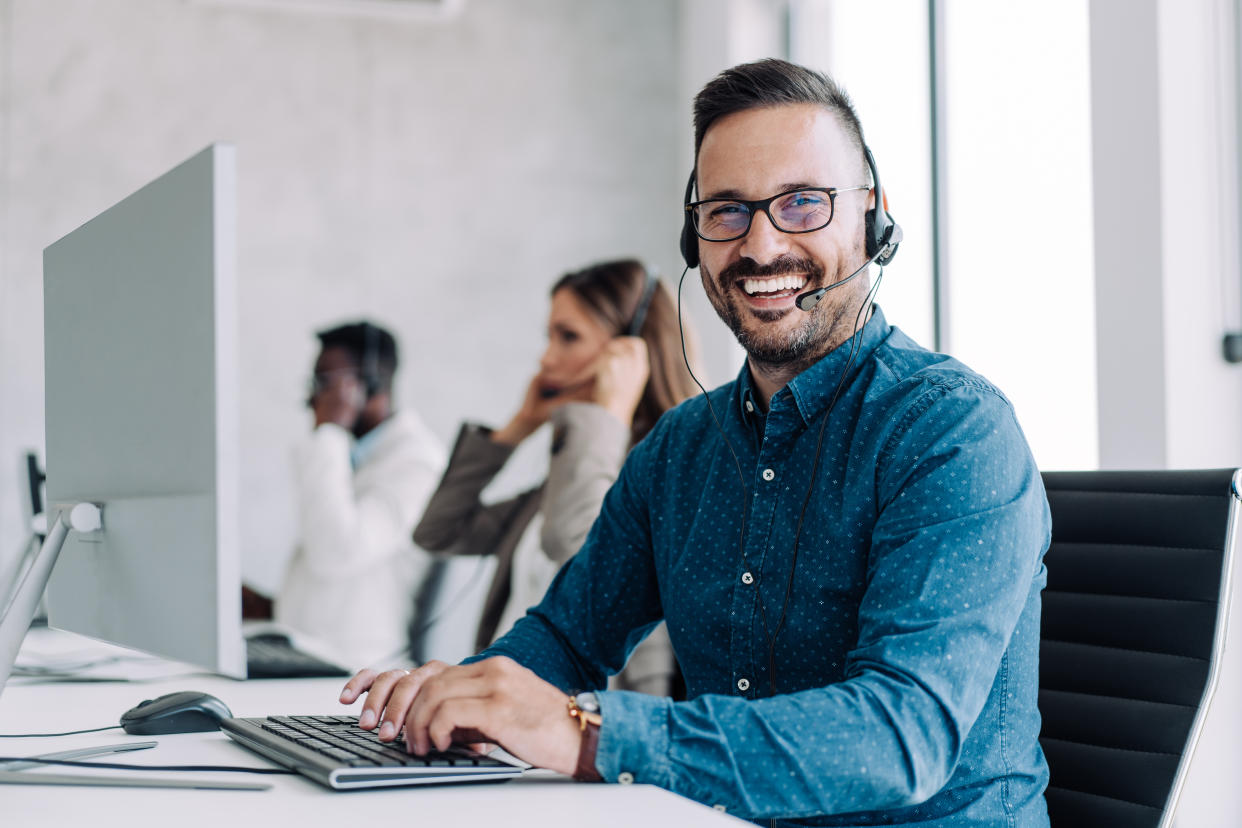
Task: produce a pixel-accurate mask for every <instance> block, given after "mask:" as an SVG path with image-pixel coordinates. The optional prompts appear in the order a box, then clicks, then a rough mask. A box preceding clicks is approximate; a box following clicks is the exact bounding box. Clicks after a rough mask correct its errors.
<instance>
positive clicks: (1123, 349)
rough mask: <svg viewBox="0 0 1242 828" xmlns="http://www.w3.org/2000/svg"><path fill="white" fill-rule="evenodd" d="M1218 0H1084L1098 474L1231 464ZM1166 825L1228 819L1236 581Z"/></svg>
mask: <svg viewBox="0 0 1242 828" xmlns="http://www.w3.org/2000/svg"><path fill="white" fill-rule="evenodd" d="M1235 8H1236V7H1235V5H1234V3H1233V2H1232V1H1231V0H1202V2H1197V3H1185V2H1179V0H1092V2H1091V46H1092V60H1091V71H1092V109H1093V129H1094V139H1093V143H1094V156H1095V161H1094V178H1095V197H1096V220H1095V232H1096V240H1095V242H1096V243H1095V249H1096V289H1095V291H1096V309H1097V310H1096V322H1097V335H1098V338H1097V354H1098V371H1099V408H1100V465H1101V466H1102V467H1105V468H1145V467H1146V468H1161V467H1167V468H1193V467H1218V466H1237V465H1242V366H1238V365H1230V364H1228V363H1226V362H1225V361H1224V360H1223V358H1222V357H1221V345H1220V342H1221V337H1222V335H1223V334H1224V332H1225V327H1226V326H1227V325H1230V324H1231V323H1232V325H1233V326H1235V327H1236V325H1237V319H1238V313H1239V312H1240V311H1242V308H1240V307H1238V306H1236V305H1234V306H1232V307H1230V305H1231V303H1233V302H1237V301H1238V299H1237V297H1238V284H1239V280H1242V273H1239V268H1238V243H1239V240H1238V227H1239V223H1238V221H1239V216H1238V188H1237V167H1236V165H1237V154H1238V150H1237V147H1238V143H1237V138H1238V136H1237V130H1236V112H1235V106H1236V97H1235V96H1236V93H1237V83H1238V78H1237V66H1238V64H1237V55H1235V54H1234V52H1235V48H1236V44H1235V41H1234V39H1233V38H1234V34H1233V33H1234V31H1235V28H1234V27H1235V26H1236V25H1237V21H1236V20H1235V19H1234V12H1235ZM1233 601H1234V605H1235V609H1234V612H1233V615H1232V619H1231V624H1230V632H1229V635H1230V640H1231V642H1232V647H1231V649H1230V651H1229V652H1228V654H1227V658H1226V661H1225V663H1224V665H1223V667H1222V675H1221V684H1220V688H1219V691H1218V695H1217V701H1216V703H1215V704H1214V705H1213V706H1212V708H1211V715H1210V717H1209V720H1208V727H1207V732H1206V733H1205V734H1204V736H1203V739H1202V741H1201V743H1200V745H1199V750H1198V751H1197V752H1196V754H1195V758H1194V761H1193V762H1192V764H1191V770H1190V776H1189V778H1188V780H1187V783H1186V789H1185V791H1184V793H1183V797H1182V803H1181V807H1180V808H1179V811H1178V813H1179V818H1178V823H1177V824H1178V825H1181V826H1195V828H1217V826H1219V828H1226V826H1229V827H1230V828H1232V826H1236V825H1237V824H1238V822H1239V819H1240V818H1242V788H1240V787H1239V786H1238V784H1237V779H1238V776H1239V773H1240V772H1242V706H1240V705H1239V699H1240V698H1242V648H1240V647H1239V646H1238V644H1237V642H1238V641H1239V636H1240V635H1242V629H1240V627H1242V611H1240V610H1239V607H1242V581H1240V582H1235V589H1234V598H1233Z"/></svg>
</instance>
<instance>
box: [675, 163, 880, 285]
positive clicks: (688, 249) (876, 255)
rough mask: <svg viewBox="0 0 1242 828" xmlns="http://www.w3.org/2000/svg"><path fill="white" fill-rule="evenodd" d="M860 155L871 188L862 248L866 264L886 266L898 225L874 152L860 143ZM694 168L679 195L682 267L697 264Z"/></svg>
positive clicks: (865, 216) (697, 241)
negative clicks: (886, 201)
mask: <svg viewBox="0 0 1242 828" xmlns="http://www.w3.org/2000/svg"><path fill="white" fill-rule="evenodd" d="M863 155H864V156H866V159H867V167H868V168H869V169H870V170H871V183H872V186H873V187H874V189H875V206H874V207H872V208H871V209H870V210H868V211H867V212H866V214H865V215H864V216H863V219H864V221H865V222H866V227H865V230H864V231H863V232H864V233H865V234H866V251H867V260H868V264H870V263H871V262H872V261H874V262H876V263H878V264H879V265H880V266H881V267H884V266H886V265H887V264H888V263H889V262H891V261H892V260H893V257H894V256H896V255H897V244H898V243H899V242H900V241H901V228H900V227H898V226H897V222H896V221H894V220H893V217H892V215H890V214H889V212H888V210H887V209H886V208H885V206H884V188H883V187H882V186H881V185H880V171H879V170H878V169H877V168H876V166H875V156H874V155H872V154H871V149H870V148H869V147H865V146H864V147H863ZM694 185H695V179H694V172H693V171H691V173H690V180H689V181H687V182H686V197H685V198H684V199H683V204H684V209H685V213H686V215H685V220H684V222H683V223H682V226H681V257H682V258H683V259H685V260H686V267H698V266H699V234H698V233H697V232H696V231H695V229H694V216H693V215H692V208H691V207H690V202H691V200H692V199H693V198H694Z"/></svg>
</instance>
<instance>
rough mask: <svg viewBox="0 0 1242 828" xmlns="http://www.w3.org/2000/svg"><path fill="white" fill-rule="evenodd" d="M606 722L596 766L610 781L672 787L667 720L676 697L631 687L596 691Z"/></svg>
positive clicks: (597, 753) (601, 727)
mask: <svg viewBox="0 0 1242 828" xmlns="http://www.w3.org/2000/svg"><path fill="white" fill-rule="evenodd" d="M597 695H598V697H599V707H600V715H601V716H602V717H603V724H602V725H600V728H599V747H598V748H597V749H596V751H595V769H596V770H598V771H599V774H600V776H602V777H604V780H605V781H607V782H640V783H644V784H649V785H658V786H660V787H662V788H666V789H670V790H671V787H670V786H671V784H672V776H671V773H670V768H669V761H668V754H669V735H668V723H669V713H670V710H669V708H670V706H671V705H672V704H673V700H672V699H669V698H664V697H660V696H649V695H647V694H646V693H634V692H630V691H628V690H609V691H604V692H600V693H598V694H597Z"/></svg>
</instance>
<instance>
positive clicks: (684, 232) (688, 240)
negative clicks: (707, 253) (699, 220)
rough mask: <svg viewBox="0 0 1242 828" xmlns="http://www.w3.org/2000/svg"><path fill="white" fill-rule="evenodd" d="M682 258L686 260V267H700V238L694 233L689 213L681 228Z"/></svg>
mask: <svg viewBox="0 0 1242 828" xmlns="http://www.w3.org/2000/svg"><path fill="white" fill-rule="evenodd" d="M681 257H682V258H683V259H685V260H686V267H698V266H699V237H698V234H696V233H695V232H694V224H693V223H692V220H691V218H690V213H689V212H687V213H686V220H685V222H684V223H683V224H682V227H681Z"/></svg>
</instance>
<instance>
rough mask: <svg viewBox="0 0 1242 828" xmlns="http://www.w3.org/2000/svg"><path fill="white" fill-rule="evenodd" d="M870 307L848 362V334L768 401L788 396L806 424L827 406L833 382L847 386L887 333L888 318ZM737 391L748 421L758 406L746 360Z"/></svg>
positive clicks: (757, 409) (741, 408)
mask: <svg viewBox="0 0 1242 828" xmlns="http://www.w3.org/2000/svg"><path fill="white" fill-rule="evenodd" d="M872 307H873V308H874V312H873V313H872V314H871V318H870V319H868V320H867V322H866V324H864V325H863V327H862V330H861V331H859V332H858V334H857V339H858V353H857V354H856V355H855V357H854V361H853V363H852V364H851V363H850V350H851V348H852V343H853V341H854V339H853V338H850V339H847V340H845V342H843V343H841V344H840V345H838V346H837V347H836V348H834V349H833V350H831V351H829V352H828V353H827V354H825V355H824V357H823V358H822V359H820V360H819V361H818V362H816V363H815V364H814V365H812V366H811V367H810V368H807V369H806V370H805V371H803V372H802V373H801V374H798V376H796V377H794V378H793V380H792V381H790V383H789V384H788V385H786V386H785V387H784V388H782V389H781V390H780V391H777V392H776V393H775V394H774V395H772V399H771V401H770V404H771V405H780V404H781V400H782V398H784V397H785V396H791V397H792V398H793V401H794V406H795V408H796V409H797V411H798V414H799V415H800V416H801V417H802V421H803V423H805V424H808V425H809V424H810V422H811V421H812V420H813V419H815V417H816V416H817V415H818V414H819V413H820V412H822V411H823V410H824V409H825V408H827V406H828V403H829V402H830V401H831V400H832V395H833V393H834V392H835V391H836V389H837V384H838V383H839V382H840V383H841V386H842V388H844V387H846V386H848V385H849V383H850V382H851V381H852V380H853V379H854V377H856V376H857V375H858V372H859V371H860V370H862V366H863V365H864V364H866V362H867V360H868V358H870V356H871V354H872V352H873V351H875V349H876V348H877V347H878V346H879V344H880V343H881V342H882V341H883V340H884V339H885V337H887V336H888V334H889V326H888V321H887V320H886V319H885V318H884V312H883V311H882V310H880V306H879V305H873V306H872ZM847 365H849V372H848V374H847V375H846V376H845V379H844V380H842V379H841V372H842V371H844V370H845V369H846V366H847ZM738 392H739V393H738V407H739V412H740V414H741V416H742V421H743V422H751V421H752V419H753V417H754V416H755V415H756V414H759V413H760V410H759V392H758V391H757V390H756V389H755V386H754V380H753V379H752V378H751V376H750V364H749V363H745V364H743V365H742V372H741V374H740V375H739V376H738ZM747 402H750V403H751V405H752V406H754V410H753V411H748V410H747V408H746V404H747Z"/></svg>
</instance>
